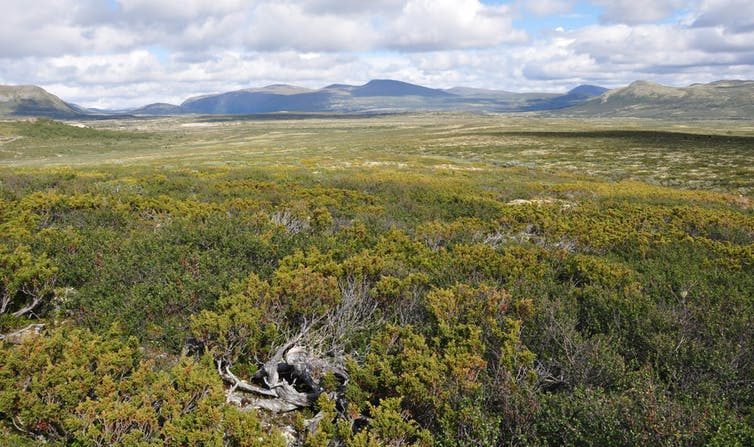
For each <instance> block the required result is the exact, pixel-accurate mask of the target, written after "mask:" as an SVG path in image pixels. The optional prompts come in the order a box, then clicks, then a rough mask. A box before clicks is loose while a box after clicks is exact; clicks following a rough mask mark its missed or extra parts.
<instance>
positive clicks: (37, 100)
mask: <svg viewBox="0 0 754 447" xmlns="http://www.w3.org/2000/svg"><path fill="white" fill-rule="evenodd" d="M81 114H82V110H81V109H80V108H79V107H77V106H74V105H71V104H68V103H66V102H65V101H63V100H62V99H60V98H58V97H57V96H55V95H53V94H51V93H49V92H47V91H46V90H44V89H42V88H40V87H37V86H33V85H18V86H16V85H0V117H1V116H47V117H51V118H73V117H77V116H80V115H81Z"/></svg>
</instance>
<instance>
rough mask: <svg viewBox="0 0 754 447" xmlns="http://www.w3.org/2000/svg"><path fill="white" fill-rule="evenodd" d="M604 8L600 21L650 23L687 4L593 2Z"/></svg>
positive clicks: (669, 0) (622, 0)
mask: <svg viewBox="0 0 754 447" xmlns="http://www.w3.org/2000/svg"><path fill="white" fill-rule="evenodd" d="M593 3H594V4H596V5H599V6H601V7H603V8H604V12H603V13H602V16H601V19H602V20H603V21H604V22H607V23H624V24H639V23H650V22H654V21H657V20H662V19H665V18H667V17H669V16H671V15H672V14H673V13H674V12H675V11H676V10H677V9H678V8H681V7H683V6H684V5H685V4H688V2H687V1H683V0H593Z"/></svg>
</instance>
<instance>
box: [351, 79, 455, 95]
mask: <svg viewBox="0 0 754 447" xmlns="http://www.w3.org/2000/svg"><path fill="white" fill-rule="evenodd" d="M351 94H352V95H353V96H421V97H426V98H438V97H440V98H442V97H449V96H453V94H452V93H448V92H446V91H443V90H437V89H434V88H428V87H422V86H420V85H415V84H409V83H408V82H402V81H393V80H391V79H375V80H373V81H369V82H367V83H366V84H364V85H362V86H360V87H354V88H353V89H351Z"/></svg>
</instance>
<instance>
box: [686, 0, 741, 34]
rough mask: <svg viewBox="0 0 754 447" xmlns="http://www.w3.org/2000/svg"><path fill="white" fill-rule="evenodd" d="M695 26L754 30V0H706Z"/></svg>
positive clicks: (730, 29)
mask: <svg viewBox="0 0 754 447" xmlns="http://www.w3.org/2000/svg"><path fill="white" fill-rule="evenodd" d="M693 24H694V26H699V27H718V26H719V27H723V28H725V29H726V30H729V31H731V32H751V31H754V2H752V1H751V0H704V1H703V2H702V4H701V7H700V8H699V12H698V14H697V17H696V20H695V21H694V23H693Z"/></svg>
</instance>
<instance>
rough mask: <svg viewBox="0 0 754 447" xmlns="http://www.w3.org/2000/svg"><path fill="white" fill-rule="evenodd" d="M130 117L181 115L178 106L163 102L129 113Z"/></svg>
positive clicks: (181, 111)
mask: <svg viewBox="0 0 754 447" xmlns="http://www.w3.org/2000/svg"><path fill="white" fill-rule="evenodd" d="M129 113H130V114H132V115H148V116H162V115H179V114H181V113H183V110H181V107H180V106H176V105H173V104H167V103H164V102H157V103H154V104H149V105H146V106H144V107H140V108H138V109H134V110H131V111H129Z"/></svg>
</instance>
